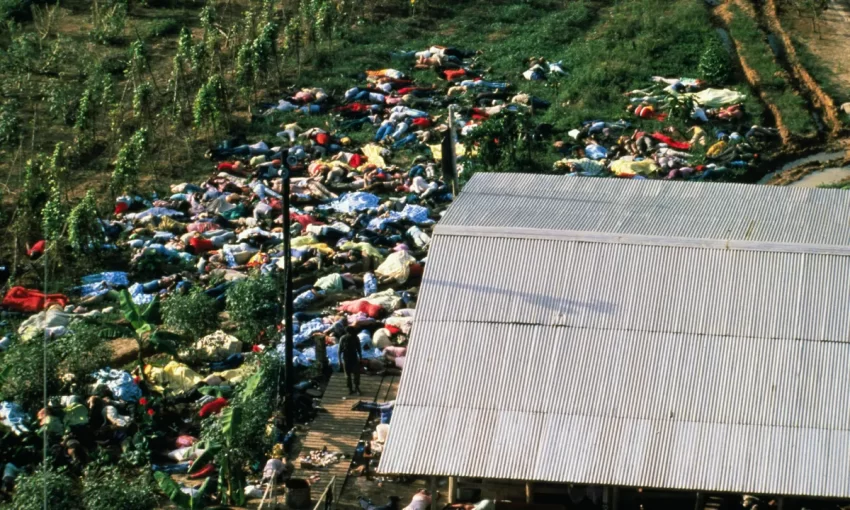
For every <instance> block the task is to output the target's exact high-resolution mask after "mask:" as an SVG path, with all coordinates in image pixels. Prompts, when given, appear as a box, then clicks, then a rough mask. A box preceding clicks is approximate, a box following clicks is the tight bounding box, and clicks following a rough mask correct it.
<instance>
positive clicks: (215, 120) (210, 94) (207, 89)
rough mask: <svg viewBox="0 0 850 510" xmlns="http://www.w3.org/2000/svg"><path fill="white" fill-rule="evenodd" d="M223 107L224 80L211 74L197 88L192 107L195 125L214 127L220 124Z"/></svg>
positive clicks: (198, 126)
mask: <svg viewBox="0 0 850 510" xmlns="http://www.w3.org/2000/svg"><path fill="white" fill-rule="evenodd" d="M223 109H224V80H223V79H222V78H221V76H220V75H217V74H216V75H213V76H211V77H210V79H209V80H207V82H206V83H205V84H204V85H202V86H201V88H200V89H199V90H198V94H197V95H196V96H195V103H194V107H193V109H192V114H193V118H194V123H195V127H197V128H203V127H210V128H212V129H216V128H217V127H218V126H219V125H220V124H221V119H222V110H223Z"/></svg>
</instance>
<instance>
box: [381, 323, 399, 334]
mask: <svg viewBox="0 0 850 510" xmlns="http://www.w3.org/2000/svg"><path fill="white" fill-rule="evenodd" d="M384 329H386V330H387V331H389V332H390V334H391V335H397V334H399V333H401V330H400V329H398V328H397V327H395V326H393V325H391V324H384Z"/></svg>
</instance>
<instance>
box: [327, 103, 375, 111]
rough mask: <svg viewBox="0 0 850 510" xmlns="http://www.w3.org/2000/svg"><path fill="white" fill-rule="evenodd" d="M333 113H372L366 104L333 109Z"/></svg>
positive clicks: (353, 104) (370, 106)
mask: <svg viewBox="0 0 850 510" xmlns="http://www.w3.org/2000/svg"><path fill="white" fill-rule="evenodd" d="M334 111H335V112H340V113H367V112H371V111H372V105H368V104H366V103H351V104H347V105H344V106H337V107H336V108H334Z"/></svg>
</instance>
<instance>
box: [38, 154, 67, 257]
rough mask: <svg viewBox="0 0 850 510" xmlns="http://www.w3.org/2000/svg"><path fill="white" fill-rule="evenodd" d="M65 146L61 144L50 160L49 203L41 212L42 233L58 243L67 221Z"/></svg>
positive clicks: (48, 179)
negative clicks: (65, 203)
mask: <svg viewBox="0 0 850 510" xmlns="http://www.w3.org/2000/svg"><path fill="white" fill-rule="evenodd" d="M63 148H64V146H63V144H62V142H59V143H57V144H56V148H55V149H54V150H53V155H52V156H51V158H50V160H49V165H50V172H49V173H48V175H47V203H45V204H44V209H42V212H41V218H42V219H41V231H42V234H43V235H44V239H45V240H47V241H53V242H55V241H58V240H59V236H60V235H61V234H62V226H63V225H64V223H65V221H64V218H65V208H64V205H63V203H62V183H61V181H62V180H63V178H64V174H65V172H66V169H65V167H64V165H63V161H62V152H63Z"/></svg>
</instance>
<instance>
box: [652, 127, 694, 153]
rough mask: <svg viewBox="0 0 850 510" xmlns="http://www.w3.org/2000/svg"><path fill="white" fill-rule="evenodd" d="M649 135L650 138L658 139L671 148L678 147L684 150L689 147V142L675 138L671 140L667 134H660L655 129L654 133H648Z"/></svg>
mask: <svg viewBox="0 0 850 510" xmlns="http://www.w3.org/2000/svg"><path fill="white" fill-rule="evenodd" d="M650 136H652V138H654V139H656V140H658V141H659V142H661V143H666V144H667V146H668V147H670V148H671V149H679V150H684V151H686V150H690V148H691V144H689V143H688V142H677V141H676V140H673V139H672V138H670V137H669V136H667V135H664V134H661V133H659V132H657V131H656V132H655V133H652V135H650Z"/></svg>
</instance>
